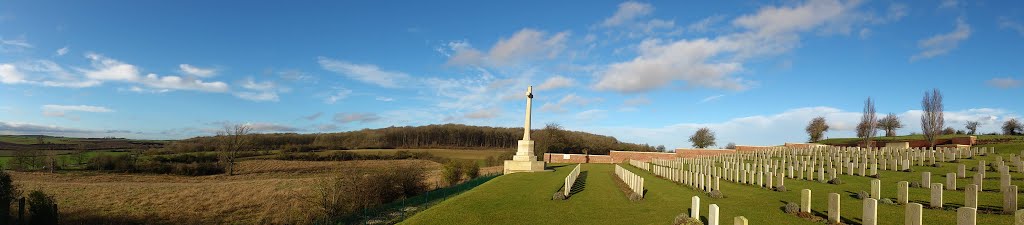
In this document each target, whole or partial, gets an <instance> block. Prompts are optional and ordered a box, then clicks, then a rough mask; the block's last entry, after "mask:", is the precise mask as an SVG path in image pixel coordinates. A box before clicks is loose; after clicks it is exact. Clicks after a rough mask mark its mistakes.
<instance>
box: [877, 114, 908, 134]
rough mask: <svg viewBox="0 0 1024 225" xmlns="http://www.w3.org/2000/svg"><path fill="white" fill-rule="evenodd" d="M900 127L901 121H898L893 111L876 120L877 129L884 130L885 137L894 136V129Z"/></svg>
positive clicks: (901, 126)
mask: <svg viewBox="0 0 1024 225" xmlns="http://www.w3.org/2000/svg"><path fill="white" fill-rule="evenodd" d="M900 128H903V122H900V118H899V117H898V116H896V114H895V113H889V115H886V116H885V117H882V119H879V120H878V129H882V130H884V131H885V136H886V137H894V136H896V129H900Z"/></svg>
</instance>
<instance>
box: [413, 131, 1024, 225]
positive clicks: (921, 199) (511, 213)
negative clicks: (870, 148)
mask: <svg viewBox="0 0 1024 225" xmlns="http://www.w3.org/2000/svg"><path fill="white" fill-rule="evenodd" d="M1014 146H1018V147H1019V145H1014ZM1020 150H1022V149H1021V148H1006V149H999V150H997V152H999V153H1000V154H998V155H1001V156H1002V157H1004V159H1005V158H1008V157H1009V154H1011V153H1013V152H1016V153H1014V154H1019V151H1020ZM995 157H996V155H995V154H990V155H988V156H978V157H976V158H975V159H963V160H961V161H960V163H962V164H965V165H977V163H978V162H977V160H980V159H984V160H987V161H988V162H991V161H992V160H994V158H995ZM940 164H941V167H925V166H913V167H912V168H913V170H914V172H896V171H881V170H880V171H879V174H880V180H881V181H882V182H881V183H882V189H881V193H882V197H883V198H890V199H895V198H896V189H897V187H896V182H898V181H919V180H920V179H921V172H925V171H928V172H932V182H943V181H944V180H945V176H944V174H945V173H948V172H950V171H955V170H956V164H959V163H940ZM554 167H555V169H556V171H555V172H551V173H529V174H511V175H506V176H502V177H498V178H496V179H494V180H492V181H491V182H489V183H486V184H484V185H481V186H480V187H477V188H476V189H474V190H471V191H469V192H467V193H464V194H462V195H460V196H457V197H455V198H453V199H451V200H449V201H446V202H443V203H441V204H439V205H437V206H435V207H433V208H430V209H428V210H426V211H424V212H422V213H419V214H417V215H415V216H413V217H412V218H410V219H409V220H406V221H405V224H452V223H470V224H483V223H487V224H522V223H526V224H668V223H671V222H672V220H673V218H675V216H676V215H679V214H681V213H687V212H688V209H689V206H690V198H691V197H692V196H698V197H700V198H701V205H702V206H701V207H702V210H704V211H701V216H702V218H701V219H702V221H704V222H707V218H706V216H707V211H706V210H707V207H708V204H717V205H718V206H719V207H720V208H721V211H720V212H721V217H720V218H721V221H725V222H726V223H728V222H730V221H732V219H733V217H735V216H744V217H746V218H747V219H748V220H749V221H750V222H751V224H820V222H814V221H811V220H806V219H803V218H800V217H797V216H795V215H790V214H786V213H784V212H783V206H784V205H785V204H786V203H789V202H793V203H799V201H800V198H801V196H800V190H801V189H810V190H812V207H811V208H812V212H813V214H815V215H817V216H820V217H827V216H826V214H825V213H826V211H827V207H828V198H827V194H828V193H839V194H840V195H841V201H840V202H841V209H842V218H843V221H844V223H847V224H860V223H861V222H862V221H861V215H862V214H861V213H862V200H859V199H856V198H855V197H854V196H855V193H857V192H859V191H867V190H870V181H871V180H872V179H873V178H869V177H861V176H849V175H840V176H839V177H840V178H841V179H842V180H843V181H844V182H845V183H844V184H841V185H833V184H825V183H820V182H817V181H803V180H797V179H786V187H787V191H785V192H776V191H771V190H769V189H764V188H757V187H754V186H749V185H742V184H737V183H732V182H726V181H724V180H723V181H722V183H721V190H722V193H723V194H724V195H725V198H723V199H712V198H710V197H708V195H707V194H705V193H703V192H700V191H696V190H693V189H691V188H689V187H687V186H683V185H681V184H677V183H674V182H671V181H669V180H666V179H661V178H658V177H656V176H654V175H653V174H651V173H649V172H646V171H643V170H641V169H638V168H635V167H632V166H625V165H624V167H625V168H627V169H629V170H630V171H633V172H634V173H636V174H638V175H641V176H642V177H644V178H645V179H646V182H645V187H646V196H645V198H644V199H643V200H641V201H639V202H630V201H629V200H628V199H627V197H626V195H625V194H624V193H623V192H622V191H620V190H619V189H618V187H616V186H615V183H614V180H613V179H614V178H613V177H614V175H613V173H612V171H613V167H614V166H613V165H610V164H584V165H583V167H582V172H581V175H580V178H579V179H580V180H581V181H580V182H579V183H577V185H582V186H583V187H582V191H579V192H578V193H577V194H574V195H573V196H571V197H570V198H569V199H568V200H565V201H555V200H550V199H551V195H552V194H553V193H554V192H555V191H557V190H558V189H559V187H560V186H561V185H562V181H563V179H564V178H565V176H566V175H567V174H568V173H569V172H570V170H572V166H571V165H562V166H554ZM988 174H989V175H988V176H987V177H986V179H985V180H984V188H985V189H984V190H985V191H984V192H981V193H979V197H978V203H979V206H980V207H979V208H980V209H979V214H978V215H977V220H978V223H977V224H993V225H1001V224H1013V223H1014V217H1013V216H1012V215H999V214H992V213H991V212H990V211H998V210H999V209H1000V208H1001V207H1002V194H1001V193H999V192H998V184H999V178H998V173H995V172H992V171H990V172H989V173H988ZM1012 175H1013V177H1012V181H1011V184H1013V185H1017V186H1022V185H1024V175H1021V174H1020V173H1012ZM969 179H970V178H967V179H958V180H957V184H958V186H959V189H958V190H957V191H948V190H947V191H945V192H944V194H943V195H944V196H943V198H944V199H945V205H946V207H945V208H944V209H924V216H923V222H924V224H951V223H953V222H954V221H956V211H955V210H956V208H958V207H960V206H962V205H963V199H964V193H963V186H964V185H966V184H968V183H969V182H970V181H968V180H969ZM929 195H930V190H929V189H924V188H910V189H909V196H910V197H909V199H910V201H911V202H915V203H921V204H923V205H928V199H929ZM1021 199H1022V198H1021V196H1020V195H1018V202H1020V201H1021ZM878 207H879V208H878V221H880V223H879V224H901V223H902V222H903V219H904V212H905V211H904V206H902V205H886V204H879V205H878ZM982 211H989V212H985V213H982Z"/></svg>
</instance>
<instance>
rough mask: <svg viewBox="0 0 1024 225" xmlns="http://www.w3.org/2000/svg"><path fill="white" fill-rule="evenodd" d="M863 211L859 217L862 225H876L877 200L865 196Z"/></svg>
mask: <svg viewBox="0 0 1024 225" xmlns="http://www.w3.org/2000/svg"><path fill="white" fill-rule="evenodd" d="M863 212H864V216H863V217H861V221H863V223H861V224H862V225H878V200H875V199H873V198H865V199H864V211H863Z"/></svg>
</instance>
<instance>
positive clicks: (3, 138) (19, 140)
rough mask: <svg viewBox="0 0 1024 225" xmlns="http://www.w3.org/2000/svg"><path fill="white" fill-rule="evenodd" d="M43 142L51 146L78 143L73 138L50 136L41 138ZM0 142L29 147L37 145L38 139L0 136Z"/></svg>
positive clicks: (27, 136) (20, 136)
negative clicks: (51, 144)
mask: <svg viewBox="0 0 1024 225" xmlns="http://www.w3.org/2000/svg"><path fill="white" fill-rule="evenodd" d="M43 141H44V142H47V143H53V144H73V143H78V142H76V140H75V139H74V138H66V137H51V136H45V137H43ZM0 142H7V143H14V144H23V145H31V144H36V143H39V139H37V138H36V136H34V135H0Z"/></svg>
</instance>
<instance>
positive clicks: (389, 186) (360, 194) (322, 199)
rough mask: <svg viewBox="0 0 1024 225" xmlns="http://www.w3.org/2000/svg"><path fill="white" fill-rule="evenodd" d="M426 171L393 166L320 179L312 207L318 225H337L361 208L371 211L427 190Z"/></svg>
mask: <svg viewBox="0 0 1024 225" xmlns="http://www.w3.org/2000/svg"><path fill="white" fill-rule="evenodd" d="M425 179H426V170H424V169H423V168H421V167H412V166H408V167H396V168H391V169H389V170H386V171H383V172H380V173H376V174H373V175H346V176H339V177H335V178H330V179H325V180H321V181H320V183H318V184H317V185H316V187H315V192H314V193H315V196H316V198H315V199H314V202H313V203H314V204H315V205H316V206H317V208H318V209H319V210H320V213H321V215H322V218H321V220H322V221H320V222H321V223H320V224H337V222H338V221H342V220H344V219H345V218H346V217H350V216H353V213H356V212H358V211H359V210H361V209H363V208H373V207H376V206H379V205H382V204H386V203H389V202H393V201H396V200H399V199H404V198H409V197H413V196H416V195H419V194H422V193H423V192H425V191H426V190H427V185H426V183H424V180H425Z"/></svg>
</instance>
